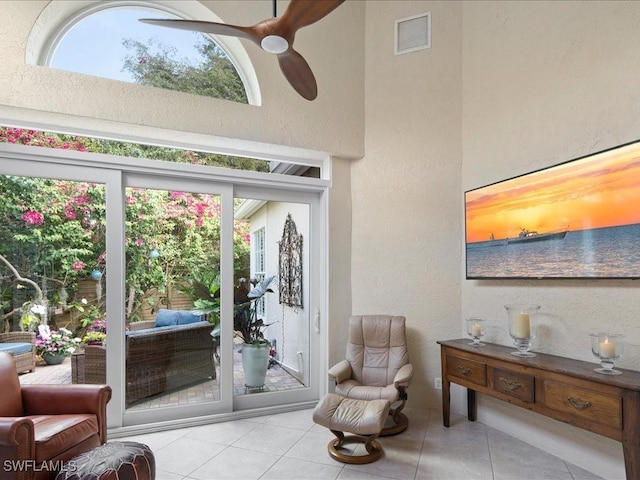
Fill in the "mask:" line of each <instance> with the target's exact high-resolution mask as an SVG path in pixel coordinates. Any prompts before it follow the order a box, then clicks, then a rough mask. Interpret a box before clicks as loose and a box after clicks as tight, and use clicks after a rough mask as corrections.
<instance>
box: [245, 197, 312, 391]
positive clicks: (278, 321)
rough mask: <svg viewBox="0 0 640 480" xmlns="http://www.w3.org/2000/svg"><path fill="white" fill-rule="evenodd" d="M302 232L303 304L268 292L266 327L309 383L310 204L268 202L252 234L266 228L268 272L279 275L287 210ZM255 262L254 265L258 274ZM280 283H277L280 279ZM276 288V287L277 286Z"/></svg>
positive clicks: (283, 357)
mask: <svg viewBox="0 0 640 480" xmlns="http://www.w3.org/2000/svg"><path fill="white" fill-rule="evenodd" d="M289 213H290V214H291V218H292V219H293V221H294V222H295V224H296V228H297V230H298V234H301V235H302V252H303V254H302V278H303V282H302V285H303V290H302V302H303V304H302V305H303V306H302V308H297V307H289V306H286V305H282V304H280V302H279V293H278V291H275V292H274V293H267V294H266V296H265V299H266V302H265V317H266V319H265V323H272V325H271V326H269V327H268V328H267V329H265V338H267V339H268V340H273V339H275V340H276V351H277V357H276V359H277V360H278V361H279V362H281V365H282V366H283V367H284V368H286V369H287V370H288V371H289V372H291V374H292V375H293V376H295V377H296V378H297V379H298V380H300V381H301V382H302V383H304V384H305V385H308V384H309V358H310V357H309V329H310V324H309V321H310V315H309V308H308V303H309V243H310V239H309V206H308V205H303V204H293V203H282V202H268V203H266V204H265V205H264V206H263V207H261V208H260V209H259V210H258V211H257V212H256V213H254V214H253V215H252V216H251V219H250V222H251V234H252V235H253V233H254V232H256V231H257V230H260V229H261V228H264V229H265V262H266V276H267V277H269V276H271V275H275V276H276V282H277V279H278V271H279V270H278V260H279V242H280V241H281V239H282V229H283V228H284V223H285V221H286V219H287V214H289ZM254 268H255V265H254V264H253V263H252V265H251V269H252V270H251V277H252V278H253V277H254V270H253V269H254ZM276 285H277V283H276ZM274 290H275V289H274Z"/></svg>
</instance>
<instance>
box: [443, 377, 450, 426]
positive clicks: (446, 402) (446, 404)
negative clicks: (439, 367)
mask: <svg viewBox="0 0 640 480" xmlns="http://www.w3.org/2000/svg"><path fill="white" fill-rule="evenodd" d="M450 386H451V382H449V381H448V380H445V379H444V378H443V379H442V423H443V425H444V426H445V427H448V426H449V419H450V417H451V394H450V393H449V387H450Z"/></svg>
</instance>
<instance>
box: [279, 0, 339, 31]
mask: <svg viewBox="0 0 640 480" xmlns="http://www.w3.org/2000/svg"><path fill="white" fill-rule="evenodd" d="M343 2H344V0H291V1H290V2H289V5H288V6H287V9H286V10H285V11H284V13H283V14H282V17H281V18H280V20H281V21H282V22H283V23H285V24H287V25H288V26H290V27H291V28H293V30H298V29H300V28H302V27H306V26H307V25H311V24H312V23H315V22H317V21H318V20H320V19H322V18H324V17H326V16H327V15H329V14H330V13H331V12H332V11H333V10H335V9H336V8H338V7H339V6H340V5H341V4H342V3H343Z"/></svg>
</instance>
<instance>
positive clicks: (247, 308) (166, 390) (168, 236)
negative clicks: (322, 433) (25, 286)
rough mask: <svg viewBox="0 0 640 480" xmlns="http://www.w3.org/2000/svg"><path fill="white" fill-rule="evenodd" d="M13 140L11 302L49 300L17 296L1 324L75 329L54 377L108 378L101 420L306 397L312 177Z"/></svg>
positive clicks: (316, 238) (312, 304)
mask: <svg viewBox="0 0 640 480" xmlns="http://www.w3.org/2000/svg"><path fill="white" fill-rule="evenodd" d="M22 151H23V149H17V148H15V147H14V146H3V145H0V184H2V185H3V191H4V192H5V203H7V205H5V207H6V208H5V210H7V212H6V215H7V218H5V219H4V221H5V229H4V230H3V231H2V234H1V238H0V244H1V245H3V250H2V251H0V255H3V258H6V259H7V261H9V262H11V263H12V265H15V266H19V267H20V268H19V269H18V271H19V272H24V277H25V278H27V277H28V278H29V279H31V280H32V281H34V283H35V284H36V285H37V288H35V289H34V292H32V294H30V295H31V296H29V298H27V296H24V295H23V296H24V298H22V297H20V298H18V297H16V299H13V298H12V305H16V302H19V303H20V305H22V304H26V302H27V301H31V300H38V299H39V300H42V302H41V303H46V304H47V309H46V310H44V311H43V312H45V313H44V318H43V314H40V313H37V312H40V309H33V310H32V309H31V308H29V309H27V310H28V311H23V312H20V313H19V315H18V313H15V314H14V315H13V316H12V315H5V322H6V321H9V322H11V327H10V328H12V329H17V330H18V329H27V328H34V327H35V328H37V325H27V324H26V323H25V322H28V321H30V320H29V319H31V320H33V321H34V322H36V320H37V322H36V323H37V324H39V323H48V324H49V325H50V326H52V328H58V326H60V327H62V326H64V328H69V329H70V330H72V331H73V332H74V333H75V334H78V335H79V336H80V337H81V339H82V343H81V345H78V348H77V350H76V352H74V354H73V355H72V356H71V357H70V358H69V359H68V360H67V363H66V365H67V366H68V367H67V368H68V370H69V371H68V372H66V373H65V375H66V376H65V380H61V382H63V383H64V382H68V383H107V384H109V385H110V386H111V387H112V389H113V397H112V400H111V402H110V403H109V405H108V418H109V426H110V427H123V426H125V427H126V426H134V425H140V426H142V425H146V424H152V423H153V424H156V423H158V422H173V421H180V420H183V419H187V418H188V419H194V418H202V419H205V420H203V421H206V419H207V418H213V417H217V418H223V417H224V416H225V415H229V414H232V413H233V412H235V411H241V410H243V411H247V410H251V409H255V408H264V407H283V406H286V405H288V404H301V403H304V402H310V403H311V402H314V401H316V400H317V399H318V397H319V391H320V385H321V384H322V380H323V379H322V378H321V373H322V372H323V367H322V365H323V364H324V363H323V362H324V357H323V355H322V352H323V347H322V346H323V345H324V342H323V338H322V335H321V329H320V325H319V317H320V311H322V310H323V308H324V305H325V302H326V301H325V288H324V287H323V285H324V280H323V278H324V277H323V271H324V269H323V265H324V263H325V262H326V259H325V256H324V255H325V254H324V251H325V248H324V242H323V235H324V234H323V232H324V231H325V230H326V227H325V219H324V207H323V201H322V195H323V191H322V190H321V189H320V188H317V187H313V188H308V187H306V186H305V185H304V182H298V183H297V182H296V181H294V182H291V181H288V182H286V183H282V184H280V182H279V181H278V179H277V178H276V179H274V180H271V179H266V177H265V180H264V182H263V183H264V185H260V184H259V183H258V182H255V178H252V179H251V181H250V182H245V181H244V180H243V178H242V175H241V174H240V175H238V176H234V177H231V176H229V175H226V176H218V175H216V172H215V171H212V170H211V169H208V168H205V169H201V170H198V169H195V168H189V169H184V170H181V169H178V168H175V166H170V167H168V168H167V167H165V166H164V165H159V162H154V161H150V160H135V161H134V162H132V165H131V166H129V165H126V164H124V163H123V162H122V161H121V162H117V161H115V162H114V161H113V159H112V158H111V157H108V156H107V157H105V156H100V155H93V154H80V153H79V152H72V153H68V154H67V153H64V152H42V151H41V150H40V149H35V148H32V147H24V151H26V152H27V153H25V154H22ZM18 152H20V153H18ZM84 156H86V157H88V158H89V160H85V159H84V158H81V157H84ZM132 160H133V159H132ZM1 182H4V183H1ZM292 185H293V186H292ZM12 186H13V187H15V188H12ZM10 191H15V192H20V193H21V194H22V195H23V197H20V198H18V197H15V198H14V197H9V195H8V193H9V192H10ZM9 203H12V204H13V206H11V205H8V204H9ZM9 217H11V218H9ZM8 219H9V220H11V221H8ZM11 222H13V223H11ZM47 229H48V230H47ZM45 234H46V235H45ZM32 238H33V239H39V243H38V242H32V241H31V240H29V239H32ZM20 242H22V243H24V245H23V246H22V247H20V248H17V247H19V246H20V245H21V244H20ZM25 242H26V243H25ZM56 242H57V243H56ZM19 244H20V245H19ZM27 244H28V245H27ZM13 247H16V248H13ZM23 247H24V248H23ZM16 252H20V254H21V255H22V257H20V255H17V254H16ZM1 261H2V259H0V262H1ZM20 262H22V263H20ZM25 262H27V263H25ZM8 269H9V267H6V268H5V269H4V270H3V272H5V273H6V272H7V271H8ZM7 277H11V275H9V274H7ZM12 281H13V279H8V284H11V282H12ZM5 283H6V282H5ZM0 286H4V283H3V284H2V285H0ZM38 289H40V290H41V291H42V294H41V296H40V297H38V293H37V291H38ZM14 290H16V289H14ZM18 290H22V289H18ZM16 291H17V290H16ZM19 293H22V292H19ZM3 295H4V293H3ZM14 300H15V301H14ZM31 303H33V304H34V305H35V303H34V302H31ZM31 303H30V304H29V305H31ZM36 303H37V302H36ZM7 308H8V307H7ZM12 308H13V307H12ZM5 310H6V309H5ZM31 313H33V314H34V315H35V316H37V318H35V316H31V315H30V314H31ZM52 315H55V316H56V318H55V319H53V318H52V317H51V316H52ZM65 315H66V316H65ZM67 320H69V321H67ZM60 322H62V323H60ZM65 322H66V323H65ZM22 323H25V324H24V325H23V324H22ZM63 323H64V325H63ZM254 344H255V345H257V344H261V345H262V346H263V347H266V357H263V362H266V364H263V365H264V367H265V370H266V371H265V372H264V373H262V374H261V375H262V376H258V377H257V378H258V379H257V380H255V378H256V377H251V376H250V375H252V373H250V371H249V370H250V368H251V367H250V366H249V365H248V364H247V363H246V361H243V357H246V356H248V354H249V353H251V349H252V348H253V347H254V346H255V345H254ZM38 368H40V367H36V370H37V369H38ZM43 368H45V367H43ZM36 373H37V372H36ZM26 375H30V374H29V373H28V374H26Z"/></svg>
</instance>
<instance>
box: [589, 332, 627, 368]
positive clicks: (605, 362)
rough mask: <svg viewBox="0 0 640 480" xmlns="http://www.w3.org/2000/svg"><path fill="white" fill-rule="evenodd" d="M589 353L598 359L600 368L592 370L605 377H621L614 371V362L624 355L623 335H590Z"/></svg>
mask: <svg viewBox="0 0 640 480" xmlns="http://www.w3.org/2000/svg"><path fill="white" fill-rule="evenodd" d="M589 336H590V337H591V352H592V353H593V354H594V355H595V356H596V357H597V358H599V359H600V367H599V368H594V371H596V372H598V373H604V374H605V375H621V374H622V372H621V371H620V370H616V369H615V368H614V367H615V361H616V360H618V359H619V358H620V357H622V354H623V353H624V341H623V340H624V335H621V334H619V333H591V334H589Z"/></svg>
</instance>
